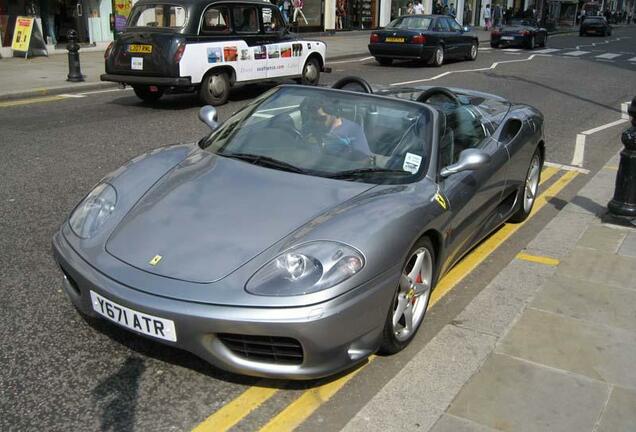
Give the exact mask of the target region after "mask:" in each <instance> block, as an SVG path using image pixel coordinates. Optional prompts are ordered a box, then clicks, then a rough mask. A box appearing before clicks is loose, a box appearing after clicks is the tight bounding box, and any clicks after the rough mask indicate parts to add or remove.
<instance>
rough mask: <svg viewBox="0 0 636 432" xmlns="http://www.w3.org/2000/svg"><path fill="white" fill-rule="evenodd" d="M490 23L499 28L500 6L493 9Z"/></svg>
mask: <svg viewBox="0 0 636 432" xmlns="http://www.w3.org/2000/svg"><path fill="white" fill-rule="evenodd" d="M492 21H493V25H494V26H495V27H499V26H500V25H501V6H499V5H498V4H497V5H495V8H494V9H493V11H492Z"/></svg>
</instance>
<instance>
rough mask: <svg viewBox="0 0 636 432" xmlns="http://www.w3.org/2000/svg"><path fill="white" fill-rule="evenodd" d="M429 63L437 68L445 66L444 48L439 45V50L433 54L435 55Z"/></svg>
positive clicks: (436, 49)
mask: <svg viewBox="0 0 636 432" xmlns="http://www.w3.org/2000/svg"><path fill="white" fill-rule="evenodd" d="M429 63H430V64H432V65H433V66H435V67H440V66H441V65H443V64H444V47H443V46H441V45H439V46H437V48H435V51H434V52H433V55H432V56H431V59H430V61H429Z"/></svg>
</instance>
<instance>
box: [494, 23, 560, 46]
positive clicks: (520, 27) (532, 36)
mask: <svg viewBox="0 0 636 432" xmlns="http://www.w3.org/2000/svg"><path fill="white" fill-rule="evenodd" d="M547 42H548V31H547V30H546V29H544V28H542V27H540V26H539V24H537V22H536V21H535V20H533V19H512V20H510V22H509V23H508V24H506V25H504V26H501V27H496V28H494V29H493V30H492V31H491V32H490V46H491V47H493V48H499V47H500V46H522V47H524V48H527V49H534V47H535V46H541V47H544V46H545V44H546V43H547Z"/></svg>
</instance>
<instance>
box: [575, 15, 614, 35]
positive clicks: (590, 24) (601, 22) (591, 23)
mask: <svg viewBox="0 0 636 432" xmlns="http://www.w3.org/2000/svg"><path fill="white" fill-rule="evenodd" d="M588 34H596V35H601V36H611V35H612V27H611V26H610V25H609V23H608V22H607V20H606V19H605V17H602V16H588V17H585V18H584V19H583V22H581V27H580V29H579V36H586V35H588Z"/></svg>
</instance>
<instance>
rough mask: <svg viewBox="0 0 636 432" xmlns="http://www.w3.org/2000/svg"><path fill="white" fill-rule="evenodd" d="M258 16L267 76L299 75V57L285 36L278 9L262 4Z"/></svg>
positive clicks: (300, 65) (283, 23) (289, 39)
mask: <svg viewBox="0 0 636 432" xmlns="http://www.w3.org/2000/svg"><path fill="white" fill-rule="evenodd" d="M260 16H261V21H262V26H263V34H264V37H265V39H266V41H267V78H278V77H284V76H296V75H300V73H301V67H302V64H301V62H300V60H301V57H300V55H299V53H298V51H297V50H294V49H293V46H292V41H291V38H289V37H287V32H286V28H285V21H284V20H283V17H282V16H281V14H280V12H279V11H278V9H276V8H274V7H271V6H262V7H261V15H260Z"/></svg>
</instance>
